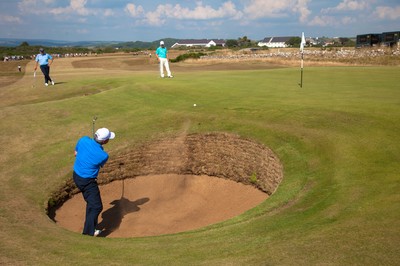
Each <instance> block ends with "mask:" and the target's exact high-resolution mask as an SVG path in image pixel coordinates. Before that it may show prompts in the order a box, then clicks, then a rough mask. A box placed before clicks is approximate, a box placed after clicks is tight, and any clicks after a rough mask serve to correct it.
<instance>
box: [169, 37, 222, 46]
mask: <svg viewBox="0 0 400 266" xmlns="http://www.w3.org/2000/svg"><path fill="white" fill-rule="evenodd" d="M181 46H185V47H211V46H222V47H225V40H220V39H214V40H208V39H201V40H193V39H192V40H179V41H178V42H176V43H175V44H174V45H172V46H171V48H178V47H181Z"/></svg>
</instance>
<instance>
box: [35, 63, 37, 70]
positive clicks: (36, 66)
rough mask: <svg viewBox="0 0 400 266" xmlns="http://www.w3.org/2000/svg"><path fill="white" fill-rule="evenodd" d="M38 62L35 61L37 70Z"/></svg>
mask: <svg viewBox="0 0 400 266" xmlns="http://www.w3.org/2000/svg"><path fill="white" fill-rule="evenodd" d="M37 66H38V61H35V70H36V69H37Z"/></svg>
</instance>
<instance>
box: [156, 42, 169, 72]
mask: <svg viewBox="0 0 400 266" xmlns="http://www.w3.org/2000/svg"><path fill="white" fill-rule="evenodd" d="M156 56H157V59H158V61H159V62H160V75H161V77H162V78H163V77H164V66H165V70H166V71H167V76H168V77H169V78H172V74H171V71H170V70H169V63H168V50H167V47H165V44H164V41H161V42H160V47H158V48H157V50H156Z"/></svg>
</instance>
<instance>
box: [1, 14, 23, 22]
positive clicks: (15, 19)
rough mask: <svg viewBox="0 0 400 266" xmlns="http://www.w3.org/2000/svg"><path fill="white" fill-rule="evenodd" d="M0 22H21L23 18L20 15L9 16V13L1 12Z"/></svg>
mask: <svg viewBox="0 0 400 266" xmlns="http://www.w3.org/2000/svg"><path fill="white" fill-rule="evenodd" d="M0 23H14V24H15V23H16V24H21V23H22V20H21V19H20V18H19V17H15V16H9V15H1V14H0Z"/></svg>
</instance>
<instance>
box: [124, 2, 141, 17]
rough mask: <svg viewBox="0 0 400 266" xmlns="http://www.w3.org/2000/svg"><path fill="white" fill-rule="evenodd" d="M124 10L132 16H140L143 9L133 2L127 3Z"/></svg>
mask: <svg viewBox="0 0 400 266" xmlns="http://www.w3.org/2000/svg"><path fill="white" fill-rule="evenodd" d="M125 11H126V12H128V14H129V15H131V16H132V17H134V18H135V17H140V16H141V15H143V14H144V9H143V7H142V6H140V5H139V6H136V5H135V4H130V3H129V4H127V5H126V7H125Z"/></svg>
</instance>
